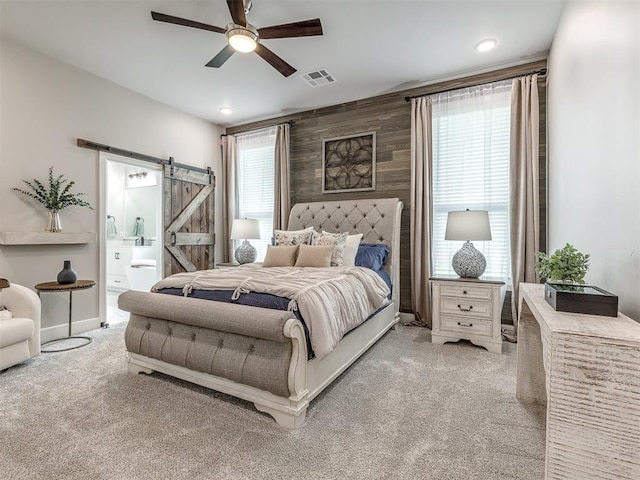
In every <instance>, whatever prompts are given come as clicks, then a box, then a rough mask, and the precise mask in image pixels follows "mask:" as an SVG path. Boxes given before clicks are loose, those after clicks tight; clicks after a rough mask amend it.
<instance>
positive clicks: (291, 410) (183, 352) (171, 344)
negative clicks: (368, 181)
mask: <svg viewBox="0 0 640 480" xmlns="http://www.w3.org/2000/svg"><path fill="white" fill-rule="evenodd" d="M402 207H403V205H402V202H400V201H399V200H398V199H396V198H392V199H375V200H373V199H371V200H350V201H333V202H314V203H300V204H296V205H294V207H293V208H292V209H291V214H290V218H289V224H288V228H289V230H300V229H304V228H307V227H314V228H315V229H316V230H317V231H322V230H325V231H327V232H346V231H348V232H350V233H351V234H355V233H362V234H363V237H362V242H363V243H384V244H386V245H388V246H389V254H388V256H387V258H386V261H385V264H384V270H385V271H386V272H387V273H388V274H389V276H390V278H391V282H392V291H391V301H390V302H389V303H388V304H387V305H386V306H384V307H383V308H381V309H380V310H378V311H377V313H375V314H374V315H373V316H371V317H370V318H369V319H368V320H367V321H366V322H364V323H362V324H361V325H360V326H358V327H357V328H355V329H354V330H352V331H351V332H349V333H348V334H347V335H345V336H344V338H342V340H340V341H339V342H338V344H337V345H336V346H335V347H334V348H333V349H332V351H331V352H330V353H328V354H327V355H323V356H322V358H313V359H311V360H308V352H307V348H308V347H307V344H308V343H307V338H306V333H305V328H304V326H303V324H302V322H301V321H300V320H299V319H298V318H296V316H295V315H294V313H293V312H291V311H287V310H273V309H270V308H259V307H251V306H245V305H236V304H230V303H220V302H214V301H210V300H204V299H199V298H189V297H181V296H173V295H164V294H162V293H152V292H137V291H128V292H125V293H123V294H121V295H120V297H119V300H118V304H119V307H120V308H121V309H122V310H125V311H128V312H130V314H131V315H130V319H129V323H128V325H127V329H126V331H125V344H126V348H127V362H128V368H129V371H130V372H132V373H140V372H144V373H151V372H153V371H158V372H162V373H164V374H167V375H171V376H174V377H177V378H181V379H183V380H187V381H189V382H192V383H196V384H199V385H203V386H205V387H208V388H211V389H214V390H218V391H221V392H224V393H227V394H230V395H234V396H236V397H239V398H242V399H245V400H248V401H251V402H253V403H254V404H255V406H256V408H257V409H258V410H260V411H263V412H266V413H268V414H270V415H271V416H272V417H274V418H275V420H276V421H277V422H278V423H279V424H281V425H283V426H285V427H288V428H296V427H299V426H301V425H302V424H303V423H304V420H305V414H306V410H307V407H308V405H309V402H310V401H311V400H312V399H313V398H315V397H316V396H317V395H318V394H319V393H320V392H321V391H322V390H323V389H324V388H325V387H326V386H327V385H329V384H330V383H331V382H332V381H333V380H334V379H335V378H336V377H338V376H339V375H340V374H341V373H342V372H343V371H344V370H345V369H346V368H348V367H349V365H351V364H352V363H353V362H354V361H355V360H356V359H357V358H358V357H360V355H362V353H364V352H365V351H366V350H367V349H368V348H370V347H371V346H372V345H373V344H374V343H375V342H376V341H377V340H378V339H379V338H380V337H382V336H383V335H384V333H385V332H387V331H388V330H389V329H390V328H392V327H393V326H394V325H395V323H396V322H397V321H398V316H399V314H398V305H399V263H400V245H399V244H400V218H401V211H402Z"/></svg>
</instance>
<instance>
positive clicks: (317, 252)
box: [295, 245, 333, 267]
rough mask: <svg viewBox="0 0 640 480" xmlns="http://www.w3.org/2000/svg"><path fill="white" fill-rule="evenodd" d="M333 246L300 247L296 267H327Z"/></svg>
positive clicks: (329, 263)
mask: <svg viewBox="0 0 640 480" xmlns="http://www.w3.org/2000/svg"><path fill="white" fill-rule="evenodd" d="M332 253H333V245H300V247H299V250H298V259H297V260H296V265H295V266H296V267H328V266H330V265H331V254H332Z"/></svg>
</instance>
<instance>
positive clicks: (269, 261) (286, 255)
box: [262, 245, 298, 267]
mask: <svg viewBox="0 0 640 480" xmlns="http://www.w3.org/2000/svg"><path fill="white" fill-rule="evenodd" d="M297 255H298V246H297V245H292V246H290V247H289V246H286V245H283V246H280V247H274V246H272V245H267V254H266V255H265V257H264V261H263V262H262V266H263V267H293V266H294V265H295V264H296V256H297Z"/></svg>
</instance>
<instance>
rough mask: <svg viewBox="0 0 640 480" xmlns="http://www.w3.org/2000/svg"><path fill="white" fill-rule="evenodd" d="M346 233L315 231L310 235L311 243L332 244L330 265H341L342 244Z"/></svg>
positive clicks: (345, 239) (346, 235) (342, 255)
mask: <svg viewBox="0 0 640 480" xmlns="http://www.w3.org/2000/svg"><path fill="white" fill-rule="evenodd" d="M348 236H349V234H348V233H346V232H345V233H329V232H324V231H323V232H322V233H315V234H314V235H313V237H312V244H313V245H333V247H334V248H333V254H332V255H331V266H332V267H341V266H342V264H343V261H344V260H343V259H344V246H345V243H346V241H347V237H348Z"/></svg>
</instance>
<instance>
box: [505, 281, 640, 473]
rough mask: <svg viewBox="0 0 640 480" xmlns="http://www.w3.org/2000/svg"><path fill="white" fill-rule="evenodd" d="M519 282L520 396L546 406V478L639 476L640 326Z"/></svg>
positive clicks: (539, 286)
mask: <svg viewBox="0 0 640 480" xmlns="http://www.w3.org/2000/svg"><path fill="white" fill-rule="evenodd" d="M543 292H544V286H543V285H538V284H526V283H523V284H521V285H520V299H519V300H520V320H519V323H518V360H517V386H516V397H517V398H518V400H520V401H522V402H523V403H540V404H545V403H546V405H547V435H546V438H547V439H546V458H545V478H547V479H560V478H562V479H567V478H571V479H596V478H598V479H614V478H615V479H620V478H628V479H636V480H637V479H640V323H637V322H635V321H634V320H632V319H631V318H629V317H626V316H625V315H623V314H621V313H619V314H618V316H617V317H603V316H597V315H583V314H574V313H565V312H556V311H555V310H554V309H553V308H552V307H551V306H550V305H549V304H548V303H547V302H546V301H545V299H544V293H543Z"/></svg>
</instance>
